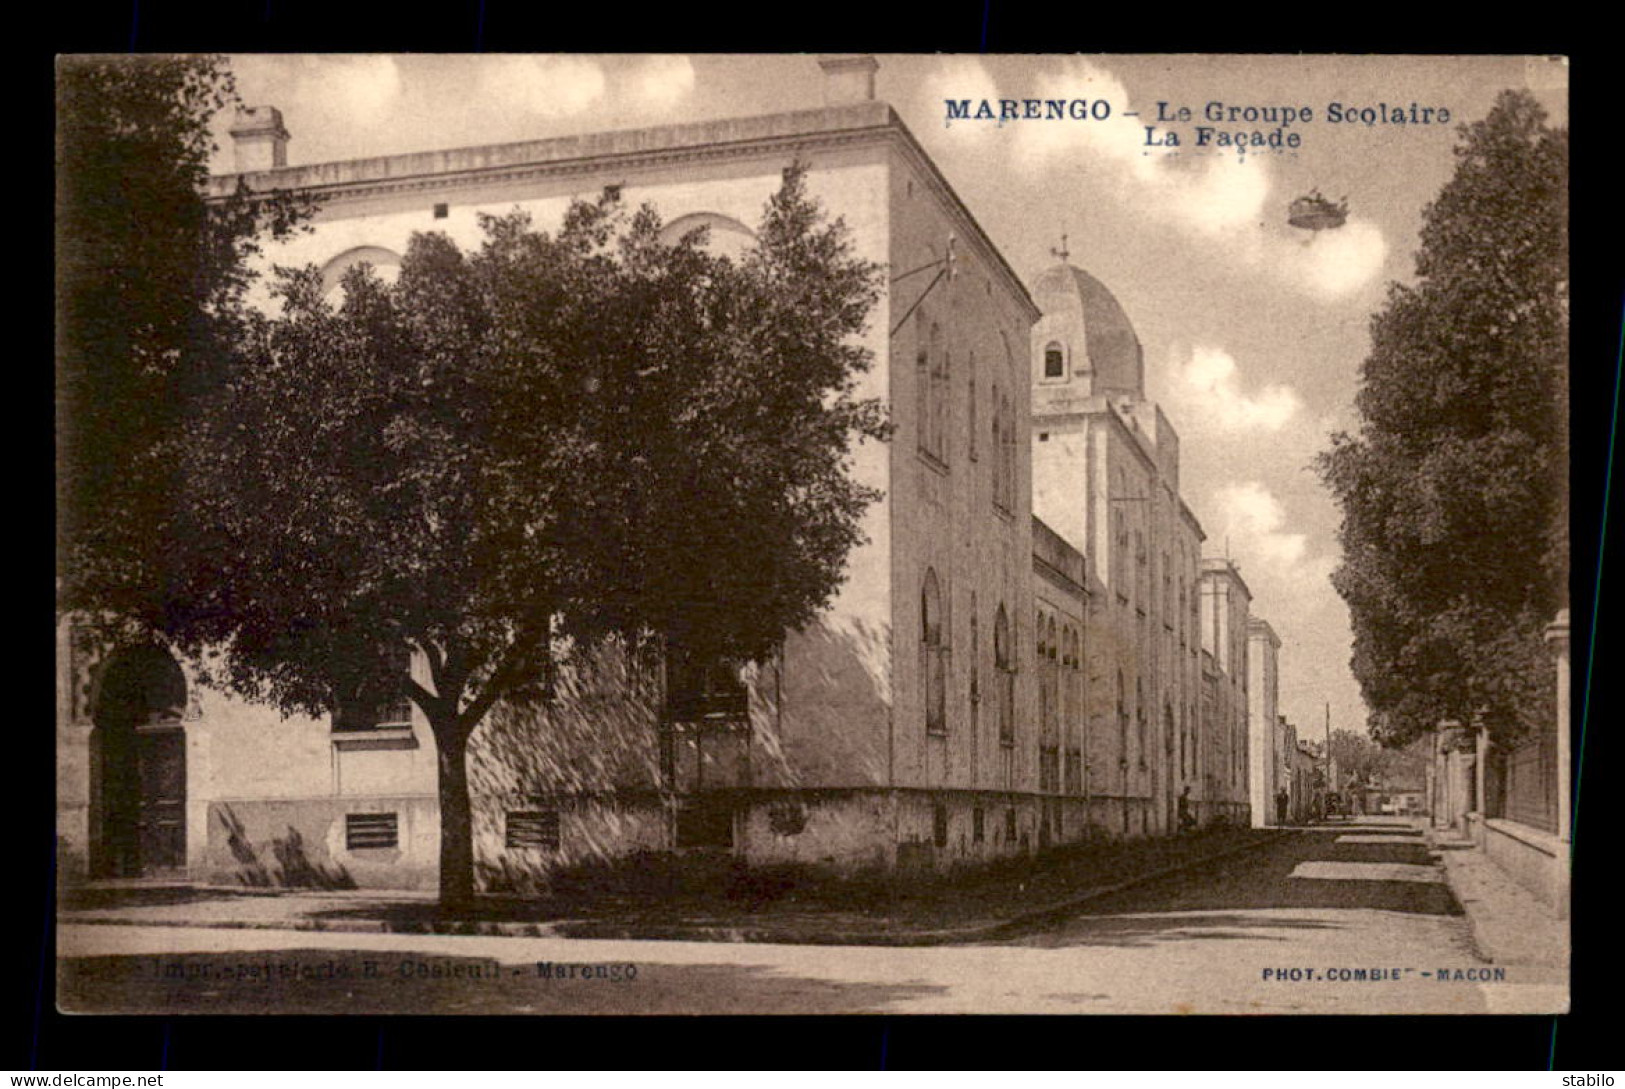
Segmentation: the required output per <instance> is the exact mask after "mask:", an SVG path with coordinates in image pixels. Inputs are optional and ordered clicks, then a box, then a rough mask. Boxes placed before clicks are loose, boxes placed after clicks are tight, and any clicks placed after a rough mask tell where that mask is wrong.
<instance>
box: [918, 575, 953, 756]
mask: <svg viewBox="0 0 1625 1089" xmlns="http://www.w3.org/2000/svg"><path fill="white" fill-rule="evenodd" d="M920 648H921V652H922V662H921V667H922V668H921V674H922V676H923V679H924V685H923V688H924V692H925V729H926V732H927V733H933V734H940V733H946V732H947V729H948V712H947V698H948V697H947V691H948V676H947V674H948V670H947V662H946V657H947V656H946V654H945V653H944V652H945V651H946V649H947V646H946V640H944V638H943V624H942V592H941V590H940V589H939V588H938V586H937V573H936V571H935V570H933V569H931V568H929V567H928V568H926V569H925V580H924V582H923V583H922V584H921V586H920Z"/></svg>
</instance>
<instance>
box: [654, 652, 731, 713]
mask: <svg viewBox="0 0 1625 1089" xmlns="http://www.w3.org/2000/svg"><path fill="white" fill-rule="evenodd" d="M748 710H749V694H748V693H747V692H746V690H745V684H744V682H743V681H741V680H740V679H739V667H738V666H736V665H734V664H733V663H732V662H726V661H722V660H720V659H715V658H712V659H706V660H701V659H698V658H696V657H694V656H692V655H689V654H687V653H686V652H684V651H683V650H682V649H681V648H680V647H678V646H677V645H676V644H670V645H668V647H667V652H666V718H667V720H668V721H671V722H705V721H714V720H729V719H743V718H744V717H745V715H746V713H747V711H748Z"/></svg>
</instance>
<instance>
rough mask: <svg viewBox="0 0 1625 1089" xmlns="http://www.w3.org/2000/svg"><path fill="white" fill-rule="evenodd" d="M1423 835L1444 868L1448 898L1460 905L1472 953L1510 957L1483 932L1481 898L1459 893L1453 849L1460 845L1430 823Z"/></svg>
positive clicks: (1489, 958)
mask: <svg viewBox="0 0 1625 1089" xmlns="http://www.w3.org/2000/svg"><path fill="white" fill-rule="evenodd" d="M1422 835H1423V837H1424V838H1425V839H1426V840H1427V845H1428V850H1429V851H1431V852H1432V853H1433V854H1434V856H1435V857H1436V858H1438V860H1439V866H1440V868H1442V869H1443V870H1444V876H1445V885H1446V887H1448V888H1449V889H1450V896H1451V898H1452V899H1454V900H1455V901H1456V903H1457V905H1459V906H1460V908H1461V914H1462V916H1463V917H1464V918H1465V919H1466V920H1467V945H1468V947H1469V949H1470V951H1471V952H1472V954H1473V956H1475V957H1477V958H1478V959H1479V960H1481V961H1483V962H1484V963H1486V964H1503V963H1505V962H1506V961H1507V960H1508V959H1509V958H1508V957H1507V955H1506V953H1505V952H1504V951H1503V950H1501V949H1499V948H1498V947H1497V946H1496V944H1495V943H1494V942H1493V941H1491V940H1490V938H1489V937H1488V936H1487V935H1486V934H1485V931H1484V923H1483V920H1482V918H1481V916H1482V914H1483V912H1484V909H1483V907H1481V906H1479V905H1481V904H1482V901H1481V900H1477V899H1474V900H1472V901H1469V900H1467V899H1466V897H1464V896H1463V895H1462V891H1463V890H1462V889H1461V888H1460V887H1459V882H1460V878H1459V876H1458V874H1457V870H1458V868H1459V867H1460V866H1461V863H1460V862H1459V861H1457V859H1456V850H1457V849H1459V848H1453V847H1451V846H1447V845H1446V839H1447V837H1445V836H1441V835H1440V834H1439V830H1438V829H1437V828H1434V827H1432V826H1431V825H1429V826H1428V827H1427V828H1425V829H1423V831H1422ZM1448 839H1449V841H1450V842H1452V843H1459V842H1466V843H1468V844H1471V841H1470V840H1467V841H1462V840H1458V839H1456V838H1455V837H1453V836H1452V837H1448ZM1475 849H1476V848H1475Z"/></svg>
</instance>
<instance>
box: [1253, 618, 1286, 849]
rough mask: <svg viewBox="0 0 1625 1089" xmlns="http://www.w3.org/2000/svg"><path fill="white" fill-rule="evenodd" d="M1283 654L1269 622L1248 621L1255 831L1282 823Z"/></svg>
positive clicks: (1279, 641) (1254, 619) (1260, 619)
mask: <svg viewBox="0 0 1625 1089" xmlns="http://www.w3.org/2000/svg"><path fill="white" fill-rule="evenodd" d="M1280 651H1281V638H1280V636H1278V635H1276V634H1275V629H1274V628H1272V627H1270V624H1269V621H1267V620H1264V619H1263V618H1262V617H1256V616H1255V617H1252V618H1251V619H1249V620H1248V621H1247V778H1248V789H1249V794H1248V801H1249V803H1250V804H1251V806H1252V825H1253V827H1254V828H1265V827H1269V826H1272V825H1276V824H1279V823H1280V821H1279V815H1278V813H1277V806H1276V794H1277V792H1278V791H1279V790H1280V789H1281V786H1282V784H1283V782H1284V780H1283V778H1282V774H1281V772H1282V760H1281V753H1282V752H1283V751H1284V750H1282V749H1280V748H1279V743H1280V742H1279V737H1280V724H1279V722H1278V721H1277V720H1278V718H1279V715H1280V710H1279V704H1280V683H1281V678H1280Z"/></svg>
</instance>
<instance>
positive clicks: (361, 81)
mask: <svg viewBox="0 0 1625 1089" xmlns="http://www.w3.org/2000/svg"><path fill="white" fill-rule="evenodd" d="M297 93H298V96H299V97H300V98H301V99H302V100H304V101H307V102H311V103H320V104H321V106H322V109H323V112H324V113H328V114H333V115H337V116H341V117H345V118H348V119H349V120H350V122H351V123H353V124H357V125H375V124H378V123H379V122H381V121H384V120H385V119H387V118H388V116H389V114H390V112H391V111H392V110H393V109H394V108H395V104H396V102H397V101H398V100H399V99H400V96H401V71H400V67H399V66H398V65H397V64H396V63H395V60H394V58H393V57H386V56H316V57H305V58H303V64H302V71H301V72H300V73H299V87H298V92H297Z"/></svg>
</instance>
